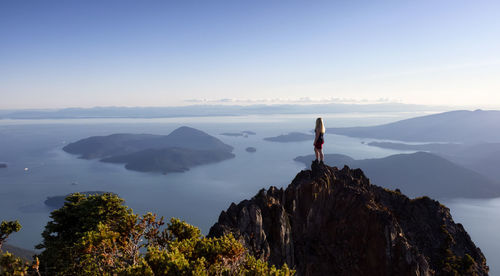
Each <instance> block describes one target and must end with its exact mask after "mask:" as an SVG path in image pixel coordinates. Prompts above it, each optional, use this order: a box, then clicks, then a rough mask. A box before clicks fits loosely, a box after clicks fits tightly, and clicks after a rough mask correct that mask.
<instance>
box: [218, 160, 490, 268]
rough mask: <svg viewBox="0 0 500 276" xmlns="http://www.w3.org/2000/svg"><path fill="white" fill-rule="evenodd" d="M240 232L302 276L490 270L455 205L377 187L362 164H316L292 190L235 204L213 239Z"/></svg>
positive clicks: (254, 247) (252, 247)
mask: <svg viewBox="0 0 500 276" xmlns="http://www.w3.org/2000/svg"><path fill="white" fill-rule="evenodd" d="M228 233H233V235H235V237H237V238H238V239H240V240H241V241H242V242H243V243H244V244H245V245H246V246H247V248H248V250H249V251H250V253H251V254H254V255H255V256H257V257H259V258H262V259H265V260H267V261H268V262H270V263H271V264H275V265H282V264H284V263H287V264H288V265H289V266H290V267H293V268H295V269H296V270H297V273H298V275H453V273H454V272H457V273H459V275H487V274H488V267H487V265H486V259H485V257H484V255H483V254H482V253H481V250H480V249H479V248H477V247H476V246H475V245H474V243H473V242H472V240H471V239H470V237H469V235H468V234H467V232H466V231H465V230H464V228H463V227H462V225H461V224H456V223H455V222H454V221H453V219H452V217H451V215H450V212H449V209H448V208H446V207H445V206H443V205H441V204H440V203H439V202H437V201H434V200H432V199H430V198H427V197H423V198H417V199H409V198H408V197H406V196H405V195H402V194H401V193H400V192H397V191H396V192H394V191H391V190H386V189H383V188H381V187H378V186H375V185H371V184H370V181H369V179H368V178H366V177H365V175H364V173H363V172H362V171H361V170H360V169H356V170H351V169H349V168H348V167H344V168H343V169H342V170H339V169H337V168H335V167H334V168H332V167H328V166H325V165H319V164H313V165H312V170H305V171H301V172H300V173H299V174H298V175H297V176H296V177H295V179H294V180H293V181H292V183H291V184H290V185H289V186H288V187H287V188H286V190H283V189H277V188H276V187H271V188H269V189H268V190H264V189H262V190H261V191H259V193H258V194H257V195H256V196H254V197H253V198H252V199H251V200H244V201H242V202H240V203H239V204H238V205H236V204H234V203H233V204H231V206H230V207H229V209H228V210H227V211H223V212H222V213H221V214H220V217H219V220H218V222H217V223H216V224H215V225H214V226H212V228H211V229H210V233H209V236H220V235H223V234H228Z"/></svg>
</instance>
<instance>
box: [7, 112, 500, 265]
mask: <svg viewBox="0 0 500 276" xmlns="http://www.w3.org/2000/svg"><path fill="white" fill-rule="evenodd" d="M418 115H421V114H416V113H384V114H352V113H351V114H335V115H330V116H323V117H324V119H325V124H326V125H327V127H333V126H358V125H376V124H380V123H386V122H391V121H396V120H400V119H404V118H409V117H414V116H418ZM315 118H316V115H314V114H303V115H274V116H243V117H195V118H168V119H73V120H0V162H7V163H8V168H6V169H0V219H1V220H14V219H18V220H19V221H20V222H21V224H22V225H23V229H22V230H21V231H20V232H18V233H15V234H13V235H12V236H11V238H9V241H8V242H9V243H10V244H13V245H17V246H21V247H24V248H30V249H31V248H33V246H34V245H36V244H38V243H39V242H40V241H41V235H40V234H41V232H42V231H43V228H44V226H45V224H46V223H47V221H48V220H49V215H50V211H51V210H50V209H49V208H48V207H47V206H45V205H44V203H43V202H44V200H45V199H46V198H47V197H48V196H54V195H65V194H68V193H72V192H81V191H93V190H101V191H108V192H114V193H117V194H118V195H119V196H121V197H122V198H124V199H125V201H126V205H128V206H129V207H131V208H132V209H133V210H134V212H135V213H139V214H144V213H146V212H153V213H156V214H158V215H160V216H164V217H165V218H170V217H178V218H181V219H183V220H186V221H187V222H189V223H191V224H193V225H196V226H198V227H200V229H201V230H202V231H203V233H208V230H209V229H210V226H211V225H213V224H214V223H215V222H216V221H217V218H218V216H219V214H220V212H221V211H222V210H225V209H227V208H228V207H229V205H230V204H231V202H236V203H237V202H239V201H241V200H243V199H247V198H251V197H252V196H254V195H255V194H256V193H257V192H258V191H259V190H260V189H261V188H268V187H269V186H277V187H286V186H287V185H288V184H289V183H290V182H291V181H292V180H293V178H294V177H295V175H296V174H297V173H298V172H299V171H300V170H302V169H304V165H303V164H302V163H298V162H295V161H293V159H294V158H295V157H297V156H299V155H306V154H312V153H313V148H312V141H305V142H294V143H273V142H268V141H264V140H263V138H265V137H270V136H276V135H280V134H284V133H288V132H291V131H300V132H308V131H310V130H311V129H313V127H314V119H315ZM183 125H187V126H191V127H195V128H197V129H200V130H202V131H205V132H207V133H209V134H211V135H214V136H216V137H217V138H219V139H221V140H222V141H224V142H225V143H227V144H230V145H232V146H233V147H234V148H235V150H234V153H235V155H236V157H235V158H234V159H230V160H227V161H223V162H220V163H216V164H210V165H204V166H199V167H195V168H193V169H191V170H189V171H188V172H185V173H172V174H167V175H162V174H155V173H140V172H134V171H128V170H126V169H125V168H124V167H123V166H122V165H116V164H107V163H102V162H99V161H97V160H82V159H78V158H77V157H76V156H74V155H70V154H67V153H65V152H64V151H62V147H63V146H64V145H66V144H67V143H70V142H74V141H77V140H79V139H82V138H86V137H89V136H94V135H109V134H112V133H153V134H168V133H170V132H171V131H172V130H174V129H175V128H177V127H179V126H183ZM244 130H250V131H254V132H256V133H257V135H249V136H248V137H247V138H245V137H229V136H223V135H220V133H223V132H240V131H244ZM325 140H326V144H325V148H324V152H325V153H342V154H346V155H349V156H351V157H353V158H380V157H385V156H389V155H392V154H395V153H399V151H394V150H387V149H381V148H376V147H370V146H367V145H365V144H363V143H362V142H364V141H371V140H370V139H358V138H349V137H344V136H338V135H329V134H327V135H326V137H325ZM246 147H255V148H256V149H257V152H255V153H248V152H246V151H245V148H246ZM26 168H27V170H26ZM445 204H447V206H448V207H450V209H451V212H452V214H453V216H454V219H455V221H456V222H460V223H462V224H463V225H464V227H465V228H466V230H467V231H468V232H469V234H470V235H471V237H472V239H473V240H474V241H475V242H476V245H478V246H479V247H481V249H482V250H483V253H485V255H486V257H487V259H488V264H489V265H490V267H491V268H492V273H493V271H495V267H496V265H495V263H500V254H499V253H500V242H499V241H497V240H496V236H497V235H496V233H498V232H499V230H500V222H499V220H498V217H499V216H498V215H499V214H500V211H499V208H498V207H499V205H500V199H496V200H468V199H463V200H458V199H457V200H454V201H450V202H445ZM492 275H494V274H492Z"/></svg>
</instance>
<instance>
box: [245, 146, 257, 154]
mask: <svg viewBox="0 0 500 276" xmlns="http://www.w3.org/2000/svg"><path fill="white" fill-rule="evenodd" d="M245 150H246V151H247V152H252V153H253V152H256V151H257V149H256V148H254V147H248V148H246V149H245Z"/></svg>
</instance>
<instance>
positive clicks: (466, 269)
mask: <svg viewBox="0 0 500 276" xmlns="http://www.w3.org/2000/svg"><path fill="white" fill-rule="evenodd" d="M441 232H442V233H443V235H444V236H445V238H444V243H443V245H442V246H441V255H442V258H441V262H440V263H439V266H440V269H439V271H440V272H439V275H450V276H459V275H468V274H470V273H472V269H473V267H474V264H476V262H475V261H474V259H473V258H472V257H471V256H470V255H469V254H465V255H464V256H463V257H460V256H457V255H455V254H453V251H452V250H451V246H452V244H453V243H455V241H454V240H453V237H452V236H451V234H450V233H449V232H448V230H447V229H446V226H445V225H441Z"/></svg>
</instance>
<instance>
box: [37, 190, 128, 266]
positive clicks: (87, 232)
mask: <svg viewBox="0 0 500 276" xmlns="http://www.w3.org/2000/svg"><path fill="white" fill-rule="evenodd" d="M51 218H52V221H49V222H48V223H47V225H46V226H45V231H44V232H43V233H42V237H43V242H42V243H41V244H39V245H37V247H36V248H38V249H45V250H44V251H43V252H42V254H41V255H40V261H41V271H43V272H46V273H48V274H74V273H76V272H77V271H79V269H81V263H82V262H81V261H80V260H81V258H82V257H86V258H87V257H88V258H91V257H90V256H88V254H89V253H88V252H86V251H85V250H87V248H86V247H85V246H84V245H85V242H86V243H91V244H87V245H89V246H90V245H94V244H95V243H97V242H98V241H99V240H100V241H102V242H105V243H107V242H110V240H111V237H109V236H108V237H104V235H111V233H103V231H108V232H113V233H116V234H117V235H118V236H120V237H123V236H125V235H127V234H128V233H129V231H130V228H131V227H134V226H135V221H136V219H137V216H136V215H134V214H132V210H131V209H128V208H127V207H126V206H124V205H123V199H121V198H119V197H118V196H116V195H113V194H110V193H106V194H102V195H97V194H96V195H83V194H79V193H75V194H72V195H70V196H68V197H66V202H65V204H64V206H63V207H62V208H60V209H58V210H55V211H53V212H52V213H51ZM100 225H101V226H100ZM103 225H105V227H107V228H106V229H103V227H104V226H103ZM99 227H101V228H99ZM96 231H97V232H96ZM98 235H101V237H98ZM117 242H119V241H117ZM102 246H103V247H104V246H105V245H102ZM116 246H123V245H122V244H116ZM91 248H92V247H91ZM97 250H103V248H99V249H97ZM84 261H88V260H87V259H85V260H84ZM89 271H93V270H92V269H90V268H89Z"/></svg>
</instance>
